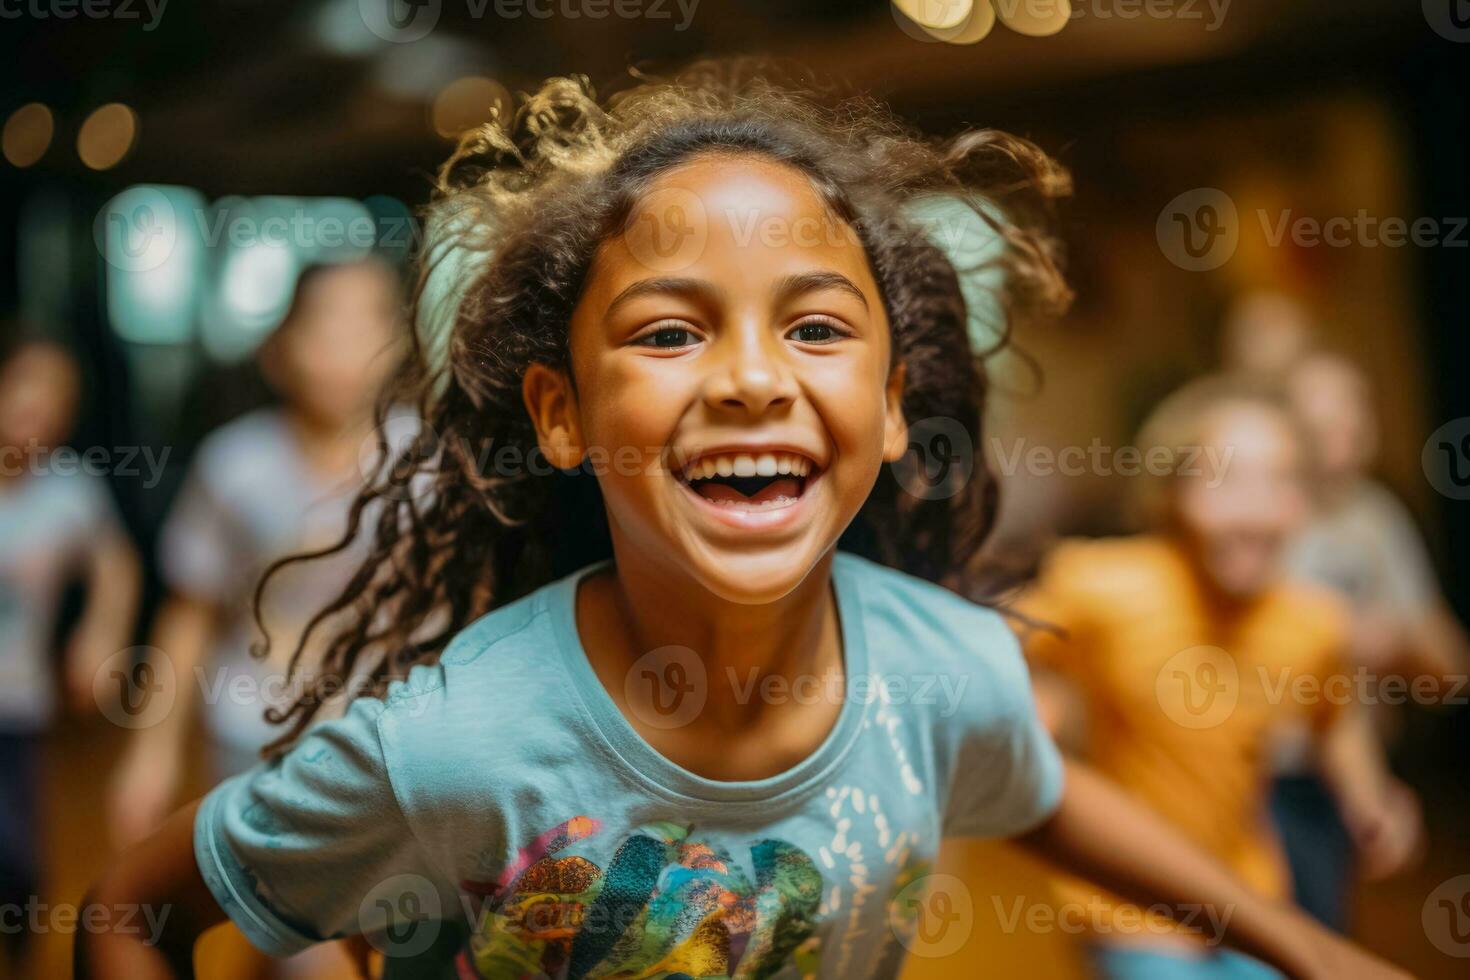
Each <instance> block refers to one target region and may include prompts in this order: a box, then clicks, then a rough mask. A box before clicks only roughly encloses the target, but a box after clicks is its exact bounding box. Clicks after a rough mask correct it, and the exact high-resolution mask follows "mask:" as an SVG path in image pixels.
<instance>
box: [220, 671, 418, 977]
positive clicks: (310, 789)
mask: <svg viewBox="0 0 1470 980" xmlns="http://www.w3.org/2000/svg"><path fill="white" fill-rule="evenodd" d="M384 710H385V708H384V704H383V702H382V701H379V700H376V699H371V698H360V699H358V700H357V701H355V702H354V703H353V704H352V706H351V708H349V710H348V711H347V713H346V714H345V715H344V716H343V717H341V718H337V719H332V720H329V721H323V722H318V723H317V724H315V725H313V726H312V727H311V728H310V729H308V731H307V733H306V734H305V735H304V736H303V737H302V738H301V739H300V740H299V741H298V742H297V743H296V744H295V745H294V746H293V747H292V749H291V750H290V751H289V752H288V753H286V754H285V755H284V756H282V757H281V758H279V759H276V760H273V761H272V762H269V763H261V764H260V765H257V766H256V767H255V768H253V769H251V770H249V771H247V772H244V773H241V774H240V775H238V776H235V777H233V778H231V779H229V780H227V781H226V782H224V783H222V784H220V785H219V786H218V787H216V788H215V789H214V790H213V791H212V792H211V793H210V794H209V795H208V796H206V797H205V799H204V802H203V804H202V805H201V806H200V809H199V812H198V815H197V817H196V818H195V824H194V854H195V858H196V860H197V861H198V865H199V870H200V872H201V874H202V875H203V878H204V881H205V883H206V884H207V885H208V886H209V890H210V891H211V892H212V893H213V895H214V897H215V900H216V901H218V902H219V905H220V907H221V908H222V909H223V910H224V911H225V913H226V914H227V915H228V916H229V917H230V919H231V920H232V921H233V922H234V923H235V925H237V926H238V927H239V928H240V931H241V932H243V933H244V934H245V936H246V937H247V938H248V939H249V940H250V941H251V942H252V943H253V944H254V945H255V946H257V947H259V948H260V949H261V950H263V951H265V952H266V953H268V954H270V955H273V956H287V955H290V954H292V953H296V952H299V951H300V950H302V949H304V948H306V947H307V946H310V945H312V944H314V943H317V942H321V941H324V940H327V939H333V938H339V937H342V936H348V935H358V934H362V933H371V932H374V931H376V930H377V929H379V928H382V926H383V925H384V924H385V923H384V922H383V921H381V919H382V910H383V909H384V908H386V909H388V910H389V914H391V910H392V909H393V908H396V907H398V906H399V905H400V904H403V903H402V902H401V901H400V900H401V898H402V896H401V895H399V894H397V892H403V893H415V894H414V896H413V902H414V904H415V906H416V907H420V908H423V907H428V906H430V905H432V904H434V903H437V902H440V901H441V900H442V898H441V896H442V895H443V891H442V888H443V886H442V883H437V877H436V876H435V875H434V873H433V871H432V869H431V868H430V867H429V864H428V862H427V860H426V859H425V858H424V856H423V851H422V850H421V848H420V846H419V844H418V842H417V840H416V838H415V836H414V834H413V833H412V832H411V831H410V829H409V826H408V823H407V820H406V819H405V817H404V814H403V811H402V810H401V809H400V806H399V803H398V800H397V798H396V795H395V793H394V790H393V786H392V783H391V781H390V778H389V772H388V763H387V760H386V758H385V753H384V750H383V746H382V742H381V739H380V736H379V727H378V721H379V718H380V716H381V715H382V713H383V711H384ZM385 889H386V890H388V891H394V890H396V891H395V894H392V895H389V894H387V893H386V892H385Z"/></svg>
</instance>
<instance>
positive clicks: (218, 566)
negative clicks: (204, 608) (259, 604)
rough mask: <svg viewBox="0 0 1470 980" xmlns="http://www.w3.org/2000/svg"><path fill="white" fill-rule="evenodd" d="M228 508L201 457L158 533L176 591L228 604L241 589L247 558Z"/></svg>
mask: <svg viewBox="0 0 1470 980" xmlns="http://www.w3.org/2000/svg"><path fill="white" fill-rule="evenodd" d="M238 537H239V536H238V534H237V533H236V530H235V522H234V521H233V520H232V519H231V516H230V514H229V511H228V510H227V509H226V507H225V506H224V504H223V502H222V501H221V500H220V499H219V495H218V494H217V493H215V492H214V491H213V490H211V489H210V486H209V479H208V476H207V474H206V472H205V464H204V462H203V458H202V457H201V459H200V460H197V461H196V462H195V464H194V466H193V468H192V469H191V470H190V471H189V475H188V476H187V477H185V478H184V485H183V486H182V487H181V488H180V489H179V493H178V496H177V497H176V498H175V499H174V503H173V507H172V508H171V509H170V510H169V513H168V517H167V518H166V519H165V521H164V524H163V529H162V530H161V531H160V532H159V538H158V563H159V570H160V572H161V573H162V576H163V580H164V583H165V584H166V585H167V586H168V587H169V588H170V589H172V590H173V591H175V592H181V593H183V594H185V595H189V596H195V597H197V598H200V599H206V600H208V601H210V602H215V603H220V604H227V603H229V602H231V601H233V600H234V599H235V597H236V596H237V594H238V592H239V588H240V569H241V566H242V563H244V562H245V561H246V558H245V556H244V555H242V554H241V548H240V547H238V545H237V544H236V542H237V540H238Z"/></svg>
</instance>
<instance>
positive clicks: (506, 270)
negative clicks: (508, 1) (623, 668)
mask: <svg viewBox="0 0 1470 980" xmlns="http://www.w3.org/2000/svg"><path fill="white" fill-rule="evenodd" d="M708 153H721V154H751V155H756V156H760V157H764V158H767V159H770V160H775V161H778V162H780V163H783V164H785V165H787V166H790V167H793V168H795V169H796V170H799V171H800V172H801V173H802V174H804V175H805V176H806V178H807V179H808V180H809V181H810V182H811V184H812V186H813V188H814V189H815V190H816V192H817V193H818V195H819V196H820V198H821V199H822V200H823V202H824V203H825V204H826V205H827V207H828V208H830V210H831V212H832V214H833V215H834V216H835V217H837V218H839V219H840V220H841V221H842V222H843V223H845V225H846V226H847V227H849V228H851V229H852V230H854V231H855V232H856V235H857V236H858V240H859V241H860V242H861V244H862V246H863V247H864V249H865V250H866V252H867V255H868V258H869V261H870V263H871V266H872V269H873V272H874V277H875V279H876V280H877V282H878V284H879V287H880V289H881V292H882V296H883V301H884V303H885V305H886V311H887V314H888V319H889V323H890V326H891V330H892V334H893V344H892V350H893V357H894V359H895V361H898V360H901V361H902V362H903V363H904V364H905V372H906V373H905V387H904V393H903V410H904V415H905V417H906V418H907V419H908V421H909V422H910V424H911V425H912V424H913V423H915V422H917V421H919V420H925V419H945V420H949V421H948V422H946V423H945V424H946V425H947V426H953V425H958V426H959V427H960V428H962V429H963V430H964V431H965V432H966V433H967V434H968V436H969V438H970V442H971V446H972V447H974V448H975V450H976V453H975V467H974V473H973V475H972V476H971V478H970V479H969V480H968V481H965V483H964V485H963V486H962V487H960V488H959V489H958V492H957V493H954V494H953V495H950V496H943V497H940V498H939V499H921V496H916V495H911V494H909V493H906V492H905V491H904V490H903V489H902V487H901V486H900V481H898V480H895V479H887V478H884V479H880V480H879V481H878V483H877V485H876V486H875V487H874V488H873V490H872V493H871V495H870V496H869V498H868V500H867V502H866V503H865V505H864V507H863V508H862V510H861V512H860V513H859V516H858V518H857V519H856V520H855V521H854V522H853V524H852V526H851V527H849V528H848V530H847V531H846V533H845V534H844V535H843V537H842V540H841V541H840V542H839V545H840V547H842V548H844V549H847V550H851V551H855V552H858V553H860V554H864V555H866V556H868V557H871V558H873V559H874V560H876V561H879V562H882V563H884V564H887V565H889V566H891V567H894V568H898V569H901V570H904V571H906V572H909V573H911V574H914V575H918V576H921V577H923V578H926V579H929V580H931V581H935V582H939V583H941V584H943V585H945V586H946V587H949V588H952V589H955V590H956V591H959V592H961V593H962V594H970V595H973V594H974V591H975V585H974V583H976V582H978V581H980V579H979V578H978V575H977V568H976V565H977V562H978V554H979V551H980V546H981V544H982V543H983V541H984V538H985V536H986V534H987V533H988V531H989V530H990V527H991V525H992V523H993V521H994V516H995V512H996V506H997V486H996V482H995V479H994V478H993V474H992V473H991V472H990V470H989V468H988V466H987V465H986V463H985V460H984V453H983V451H981V450H980V447H981V446H982V442H981V412H982V407H983V405H984V400H985V394H986V378H985V374H984V370H983V359H984V357H985V356H986V355H988V354H990V353H994V351H995V350H997V349H999V347H1001V346H1002V345H1003V344H1004V343H1005V342H1006V339H1007V337H1008V335H1009V332H1010V329H1011V325H1012V324H1013V323H1014V322H1015V320H1016V318H1017V317H1020V316H1027V315H1031V314H1045V315H1050V314H1054V313H1057V312H1060V310H1061V309H1062V308H1063V307H1064V306H1065V304H1066V302H1067V301H1068V299H1069V298H1070V294H1069V292H1068V290H1067V287H1066V285H1065V283H1064V281H1063V278H1062V275H1061V272H1060V268H1059V266H1060V262H1059V257H1058V250H1057V247H1056V245H1055V243H1054V242H1053V240H1052V239H1051V238H1050V237H1049V236H1048V235H1047V234H1046V233H1045V232H1044V231H1043V226H1044V224H1045V220H1046V218H1047V217H1048V212H1049V211H1050V205H1051V204H1052V202H1053V201H1054V199H1056V198H1058V197H1060V196H1062V195H1065V194H1066V193H1068V192H1069V190H1070V181H1069V178H1068V176H1067V174H1066V172H1065V171H1064V170H1063V169H1061V168H1060V167H1059V166H1058V165H1057V164H1056V163H1055V162H1053V161H1052V160H1051V159H1050V158H1049V157H1048V156H1047V155H1046V154H1045V153H1043V152H1042V151H1041V150H1040V149H1038V148H1037V147H1036V146H1035V145H1033V144H1032V143H1030V142H1028V141H1026V140H1023V139H1019V138H1016V137H1014V136H1009V135H1007V134H1005V133H1001V132H997V131H994V130H974V131H968V132H965V133H962V134H960V135H959V136H957V137H955V138H953V139H951V140H948V141H946V142H943V143H936V142H932V141H929V140H925V139H923V138H921V137H919V136H918V135H916V134H915V133H913V132H912V131H910V130H908V129H906V128H905V127H903V126H902V125H900V124H899V123H898V122H897V121H896V120H895V118H894V117H893V116H892V115H891V114H890V113H889V112H888V111H886V110H885V109H884V108H883V107H881V106H880V105H878V104H876V103H874V102H873V101H871V100H869V99H845V100H829V99H827V98H826V97H825V96H823V95H820V94H817V93H814V92H813V91H811V90H810V89H809V88H803V87H800V86H797V85H793V84H791V83H790V82H789V81H784V80H783V81H780V82H777V81H774V80H773V77H772V73H771V70H770V69H769V67H766V66H754V67H753V66H752V65H751V64H750V63H740V62H733V63H732V62H721V63H702V64H699V65H696V66H694V67H692V68H690V69H688V70H686V71H684V72H682V73H680V74H678V75H676V76H674V77H672V78H669V79H667V80H658V81H654V80H647V79H640V84H638V85H637V86H636V87H634V88H631V89H630V90H627V91H625V92H623V93H621V94H620V95H618V96H615V97H614V98H613V99H611V100H609V101H607V102H606V103H603V104H599V102H598V101H597V99H596V98H595V96H594V93H593V90H592V88H591V86H590V85H589V84H588V81H587V79H586V78H585V77H582V76H573V77H570V78H555V79H551V80H550V81H548V82H546V83H545V85H544V86H543V87H542V88H541V90H540V91H539V92H537V93H535V94H534V95H530V96H523V97H522V105H521V107H520V109H519V111H517V112H516V113H515V115H514V118H513V119H510V120H502V119H500V118H498V115H497V117H496V118H493V119H492V121H491V122H489V123H487V124H485V125H484V126H481V127H479V128H478V129H475V130H473V131H471V132H469V133H467V134H465V136H464V137H463V138H462V139H461V141H460V143H459V146H458V148H457V149H456V150H455V152H454V153H453V155H452V156H450V158H449V160H448V161H447V162H446V163H445V164H444V166H443V168H442V169H441V170H440V171H439V174H438V180H437V187H436V192H437V193H436V194H435V197H434V200H433V201H432V202H431V204H430V205H429V208H428V211H427V214H426V221H425V227H426V229H427V240H426V241H425V242H424V247H423V248H422V250H421V253H420V259H419V261H420V269H419V277H418V285H417V288H416V290H415V295H414V311H413V318H414V323H415V326H416V330H415V334H416V336H415V340H414V343H413V345H412V350H411V353H410V354H409V356H408V357H407V359H406V362H405V364H404V365H403V367H402V369H401V370H400V372H399V375H398V377H397V378H396V380H395V382H394V384H393V385H391V386H390V389H389V390H388V391H387V392H386V393H385V395H384V398H383V399H382V402H381V404H380V408H379V419H380V423H381V422H382V420H383V418H384V417H385V414H386V413H387V411H388V410H389V409H391V408H392V407H393V406H402V405H405V404H410V405H414V406H416V407H417V409H418V412H419V414H420V417H421V419H422V423H423V424H422V427H421V429H420V431H419V433H418V435H417V437H416V438H415V439H414V441H413V444H412V445H410V446H408V447H406V448H402V449H399V450H397V451H393V450H391V449H390V447H389V446H388V443H387V439H386V437H385V436H380V438H379V448H380V452H381V453H382V456H383V459H384V463H383V465H382V466H381V467H380V468H379V469H378V470H377V472H376V473H374V474H373V475H372V476H371V477H370V478H369V480H368V481H367V483H366V485H365V487H364V489H363V490H362V491H361V493H360V494H359V496H358V498H357V500H356V501H355V503H354V505H353V507H352V509H351V516H350V521H349V527H348V529H347V531H346V533H345V534H344V536H343V538H342V539H341V541H340V542H339V543H338V544H337V545H336V546H335V547H334V548H331V549H327V550H325V551H321V552H315V553H311V554H305V555H297V556H293V557H291V558H287V559H284V560H283V561H282V562H279V563H277V564H276V565H275V566H273V567H272V568H271V569H270V571H268V572H267V575H266V579H265V580H262V582H261V585H260V588H259V589H258V590H257V593H256V614H257V618H259V617H260V606H261V596H262V594H263V592H264V588H265V585H266V581H267V580H268V579H269V576H270V574H271V573H272V572H274V571H275V570H276V569H278V568H280V567H281V565H282V564H285V563H287V562H294V561H304V560H310V559H312V558H315V557H320V556H322V555H325V554H329V553H333V552H335V551H339V550H341V549H343V548H346V547H347V546H348V545H349V544H350V543H351V542H352V541H354V540H356V539H357V538H358V536H359V534H360V533H364V534H365V533H371V534H372V535H373V548H372V552H371V554H370V556H369V557H368V559H367V560H366V561H365V562H364V564H363V565H362V566H361V568H360V569H359V570H358V571H357V572H356V574H355V575H354V576H353V578H352V579H351V581H350V582H349V583H348V584H347V585H346V587H345V588H344V589H343V590H342V592H341V594H340V595H339V596H338V597H337V599H336V600H335V601H334V602H332V603H331V605H329V606H328V607H327V608H326V609H324V610H322V611H321V612H320V613H318V614H317V615H316V616H315V617H314V618H313V619H312V620H311V622H310V624H309V625H308V627H307V631H306V633H307V635H306V636H304V637H302V638H301V639H300V641H299V642H298V644H297V646H296V649H295V651H294V653H293V655H292V658H291V664H290V672H291V675H292V677H293V679H296V680H299V681H302V683H303V686H302V687H301V692H302V693H301V694H300V696H299V697H298V699H297V700H296V702H295V703H294V704H292V705H291V706H290V707H289V708H286V709H285V710H279V709H272V710H271V711H268V712H267V717H268V718H269V720H271V721H273V722H276V723H286V722H289V723H290V727H289V729H288V730H287V731H286V733H285V734H284V735H283V736H282V737H281V738H280V739H278V740H277V741H276V742H274V743H272V745H270V746H268V747H267V749H266V752H267V754H271V753H275V752H279V751H282V750H283V749H284V748H285V747H286V746H288V745H289V744H290V743H291V742H292V741H293V740H294V739H295V738H296V736H297V735H299V734H300V733H301V731H302V730H303V729H304V728H305V727H306V726H307V725H309V724H310V723H311V721H312V719H313V718H314V717H315V715H316V713H317V711H318V710H319V709H320V707H321V704H322V703H323V698H324V696H326V695H327V694H328V693H330V692H332V691H334V690H338V689H340V686H341V685H342V684H344V683H345V682H347V681H348V680H351V681H354V682H359V683H361V682H365V684H364V686H363V689H364V690H367V691H370V692H373V693H379V692H381V691H382V690H383V689H385V688H386V685H387V683H388V682H389V681H390V680H392V679H394V678H397V677H401V676H403V675H404V674H406V673H407V671H408V669H409V668H410V667H411V666H413V665H414V664H418V663H422V662H427V661H432V660H433V659H434V658H436V657H437V656H438V655H439V653H440V652H441V651H442V650H443V649H444V647H445V646H446V645H447V644H448V642H449V640H450V639H451V638H452V637H453V636H454V635H455V634H456V633H458V632H459V631H460V630H462V629H463V628H464V627H465V626H466V625H467V624H469V623H470V622H471V621H472V620H474V619H476V618H477V617H479V616H481V615H483V614H485V613H486V612H488V611H490V610H492V609H495V608H497V607H500V606H502V605H505V604H506V603H509V602H512V601H514V600H515V599H517V598H520V597H521V596H524V595H526V594H527V593H529V592H531V591H533V590H535V589H536V588H538V587H540V586H541V585H544V584H546V583H547V582H549V581H551V580H553V579H554V578H557V577H559V576H561V575H564V574H567V573H569V572H571V571H573V570H575V569H576V568H579V567H581V566H583V565H585V564H587V563H589V562H591V561H594V560H597V559H601V558H606V557H609V556H610V555H611V553H612V551H611V543H610V539H609V536H608V530H607V523H606V515H605V512H604V509H603V505H602V498H601V494H600V492H599V490H598V486H597V482H596V479H595V478H594V477H593V476H591V475H589V474H588V472H586V467H584V468H583V469H580V470H572V471H560V470H555V469H553V468H551V467H550V466H549V465H548V464H546V462H545V460H544V457H540V456H539V450H538V449H537V441H536V434H535V430H534V427H533V425H532V422H531V419H530V417H529V416H528V414H527V412H526V409H525V406H524V403H523V401H522V395H521V380H522V377H523V375H524V374H525V371H526V368H527V366H528V365H530V364H532V363H533V362H542V363H546V364H549V365H552V366H555V367H559V368H563V369H566V370H568V373H570V365H569V358H568V324H569V323H570V321H571V318H572V311H573V308H574V307H575V306H576V304H577V302H578V299H579V297H580V295H581V293H582V287H583V282H584V280H585V278H586V276H587V273H588V267H589V265H590V263H591V261H592V258H593V255H594V252H595V250H596V249H597V247H598V245H599V243H600V242H602V241H603V240H604V239H605V238H608V237H609V236H611V235H615V234H618V233H619V232H620V231H621V230H622V228H623V227H624V222H626V221H627V220H628V217H629V215H630V214H631V213H632V211H633V208H634V206H635V205H636V204H637V203H638V201H639V200H640V197H641V195H643V194H644V193H645V191H646V190H647V189H648V188H649V186H650V184H651V183H652V182H653V181H655V180H656V179H657V178H658V177H659V176H660V175H661V174H663V173H665V172H666V171H668V170H670V169H671V168H673V167H676V166H678V165H680V164H683V163H685V162H687V161H689V160H690V159H691V158H692V157H695V156H696V155H699V154H708ZM940 198H947V199H949V201H950V202H960V205H961V206H962V207H967V208H968V209H969V210H967V211H966V212H965V214H966V216H967V217H969V218H971V219H972V220H973V218H974V216H975V215H978V216H979V218H980V219H981V220H982V221H983V222H984V223H985V227H988V228H989V229H991V230H992V232H993V234H994V236H998V239H999V241H1001V242H1003V244H1004V247H1003V248H1000V249H997V250H996V251H997V252H998V253H999V254H998V257H996V258H992V259H989V260H987V262H986V263H985V265H986V266H987V267H988V269H989V273H990V274H991V275H995V274H996V273H1002V275H999V276H997V281H998V282H1001V283H1003V286H1002V287H1001V289H1000V293H1001V295H999V296H997V297H995V300H996V306H997V308H998V309H999V310H1000V311H1001V313H1002V314H1003V316H1002V319H1003V321H1004V322H1003V323H1001V324H997V325H995V328H996V333H995V337H996V339H995V342H994V344H993V345H991V346H989V348H988V349H986V350H976V349H975V346H976V345H974V344H972V342H971V339H970V331H969V329H968V316H969V315H973V314H974V312H975V311H973V310H969V311H967V308H966V301H965V292H964V291H962V288H961V283H962V277H966V276H971V275H977V274H981V273H982V272H984V271H985V270H981V269H977V268H956V265H955V263H954V262H953V261H952V260H951V259H950V258H949V257H947V255H946V253H945V251H943V250H942V248H941V247H940V244H936V241H937V239H936V237H935V236H934V235H933V234H932V229H930V233H926V231H925V229H924V228H922V227H921V226H920V224H919V223H917V222H915V221H914V220H912V219H911V217H910V214H911V212H910V211H909V210H908V208H909V206H910V205H912V204H914V203H915V202H916V201H922V200H933V199H940ZM972 295H973V294H972ZM384 431H385V430H384V426H383V425H382V424H380V425H379V432H380V433H382V432H384ZM507 461H511V462H513V463H514V464H515V465H506V464H507ZM933 496H935V495H932V494H924V495H922V498H928V497H933ZM318 629H324V630H330V634H329V636H330V640H329V642H328V643H327V644H326V645H325V648H324V651H323V653H322V655H321V661H320V662H319V663H312V664H305V663H303V662H302V661H303V655H302V650H303V649H304V648H305V646H306V641H307V639H308V638H309V637H310V635H311V633H312V632H313V631H315V630H318Z"/></svg>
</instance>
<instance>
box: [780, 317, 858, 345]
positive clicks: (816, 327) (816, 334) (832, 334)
mask: <svg viewBox="0 0 1470 980" xmlns="http://www.w3.org/2000/svg"><path fill="white" fill-rule="evenodd" d="M846 335H847V334H846V331H844V330H842V329H841V328H840V327H838V326H837V324H835V323H833V322H832V321H831V320H807V321H805V322H803V323H798V324H797V325H796V326H795V327H793V328H792V330H791V333H790V337H791V338H792V339H793V340H799V341H801V342H802V343H804V344H830V343H832V341H834V340H840V339H841V338H842V337H844V336H846Z"/></svg>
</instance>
